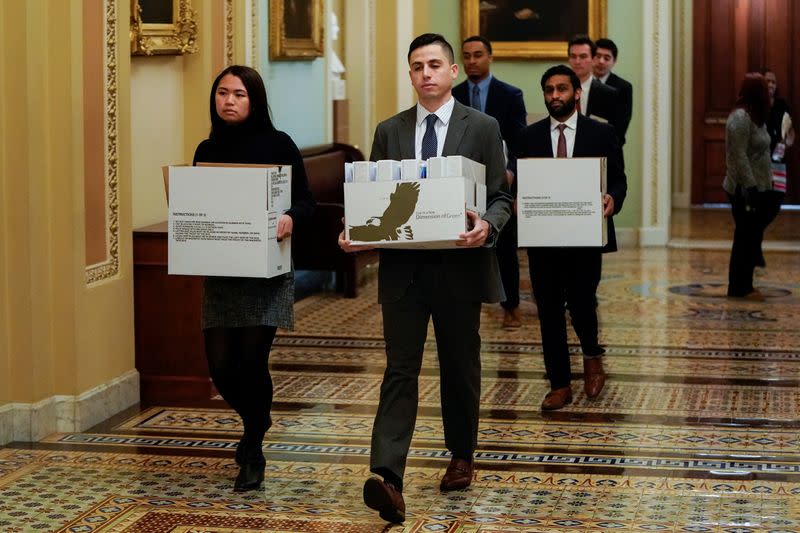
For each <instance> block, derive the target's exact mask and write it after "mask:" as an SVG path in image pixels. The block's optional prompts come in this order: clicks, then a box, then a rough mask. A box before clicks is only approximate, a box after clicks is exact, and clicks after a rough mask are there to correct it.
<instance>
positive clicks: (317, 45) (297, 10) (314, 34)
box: [269, 0, 325, 61]
mask: <svg viewBox="0 0 800 533" xmlns="http://www.w3.org/2000/svg"><path fill="white" fill-rule="evenodd" d="M324 13H325V11H324V7H323V1H322V0H269V58H270V59H271V60H273V61H281V60H293V59H314V58H316V57H321V56H322V55H324V50H325V49H324V46H325V44H324V41H323V27H324V21H325V19H324Z"/></svg>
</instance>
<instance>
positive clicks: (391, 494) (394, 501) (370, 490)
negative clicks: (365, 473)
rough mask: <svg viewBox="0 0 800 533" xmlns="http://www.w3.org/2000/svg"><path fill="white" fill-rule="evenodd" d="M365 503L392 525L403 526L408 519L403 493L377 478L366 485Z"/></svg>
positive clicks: (369, 480)
mask: <svg viewBox="0 0 800 533" xmlns="http://www.w3.org/2000/svg"><path fill="white" fill-rule="evenodd" d="M364 503H366V504H367V507H369V508H370V509H375V510H376V511H378V514H380V516H381V518H383V519H384V520H386V521H387V522H391V523H392V524H402V523H403V521H404V520H405V519H406V502H405V500H403V493H402V492H400V491H398V490H397V489H396V488H394V486H393V485H392V484H390V483H386V482H385V481H381V480H380V479H378V478H376V477H371V478H369V479H368V480H367V481H366V482H365V483H364Z"/></svg>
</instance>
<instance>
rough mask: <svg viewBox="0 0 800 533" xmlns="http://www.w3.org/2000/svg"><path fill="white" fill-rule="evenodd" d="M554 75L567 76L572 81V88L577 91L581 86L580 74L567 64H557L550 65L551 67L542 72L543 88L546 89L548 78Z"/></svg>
mask: <svg viewBox="0 0 800 533" xmlns="http://www.w3.org/2000/svg"><path fill="white" fill-rule="evenodd" d="M553 76H567V77H568V78H569V81H570V82H571V83H572V90H573V91H577V90H578V89H580V88H581V80H580V79H578V75H577V74H575V71H574V70H572V69H571V68H569V67H568V66H566V65H556V66H554V67H550V68H549V69H547V70H545V71H544V74H542V90H543V91H544V86H545V84H546V83H547V80H549V79H550V78H552V77H553Z"/></svg>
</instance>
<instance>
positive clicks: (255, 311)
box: [194, 65, 314, 492]
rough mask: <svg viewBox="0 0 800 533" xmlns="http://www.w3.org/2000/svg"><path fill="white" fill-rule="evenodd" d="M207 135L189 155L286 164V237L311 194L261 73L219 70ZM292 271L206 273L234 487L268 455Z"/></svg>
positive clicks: (206, 322) (256, 474)
mask: <svg viewBox="0 0 800 533" xmlns="http://www.w3.org/2000/svg"><path fill="white" fill-rule="evenodd" d="M210 114H211V134H210V135H209V138H208V139H206V140H204V141H203V142H201V143H200V144H199V145H198V147H197V150H195V154H194V164H198V163H235V164H259V165H263V164H290V165H291V166H292V205H291V208H290V209H289V210H288V211H287V212H286V213H285V214H283V215H281V217H280V218H279V219H278V228H277V238H278V240H279V241H280V240H282V239H284V238H287V237H289V236H291V234H292V228H293V227H294V225H295V224H296V223H299V222H301V221H302V220H304V219H308V218H309V217H310V216H311V213H312V211H313V210H314V201H313V199H312V198H311V191H310V190H309V187H308V178H307V176H306V171H305V167H304V166H303V159H302V157H301V155H300V152H299V150H298V149H297V146H296V145H295V144H294V142H293V141H292V139H291V138H290V137H289V136H288V135H287V134H286V133H284V132H282V131H278V130H277V129H275V126H274V125H273V124H272V120H271V118H270V114H269V107H268V104H267V93H266V89H265V88H264V82H263V81H262V79H261V76H260V75H259V74H258V72H256V71H255V70H253V69H252V68H249V67H244V66H239V65H233V66H230V67H228V68H226V69H225V70H223V71H222V72H221V73H220V74H219V76H217V79H216V80H214V84H213V85H212V86H211V96H210ZM293 305H294V275H293V273H292V272H289V273H287V274H286V275H283V276H278V277H274V278H231V277H217V276H214V277H206V278H205V280H204V283H203V336H204V338H205V347H206V357H207V359H208V368H209V372H210V374H211V379H212V380H213V382H214V385H215V386H216V388H217V390H218V391H219V393H220V394H221V395H222V397H223V398H224V399H225V401H226V402H228V404H229V405H230V406H231V407H232V408H233V409H234V410H235V411H236V412H237V413H238V414H239V416H241V418H242V422H243V424H244V434H243V435H242V437H241V439H240V440H239V445H238V447H237V448H236V462H237V464H239V468H240V469H239V475H238V476H237V477H236V481H235V482H234V485H233V490H234V491H237V492H240V491H247V490H255V489H258V488H259V487H260V486H261V484H262V482H263V480H264V466H265V464H266V461H265V459H264V454H263V452H262V449H261V445H262V441H263V439H264V435H265V434H266V432H267V430H268V429H269V427H270V426H271V425H272V419H271V417H270V409H271V407H272V378H271V377H270V374H269V351H270V348H271V347H272V341H273V339H274V338H275V331H276V329H277V328H279V327H280V328H287V329H291V328H292V327H293V325H294V312H293Z"/></svg>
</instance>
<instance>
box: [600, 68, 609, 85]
mask: <svg viewBox="0 0 800 533" xmlns="http://www.w3.org/2000/svg"><path fill="white" fill-rule="evenodd" d="M609 76H611V71H610V70H609V71H608V74H606V75H605V76H603V77H602V78H597V79H599V80H600V81H602V82H603V83H608V77H609Z"/></svg>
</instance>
